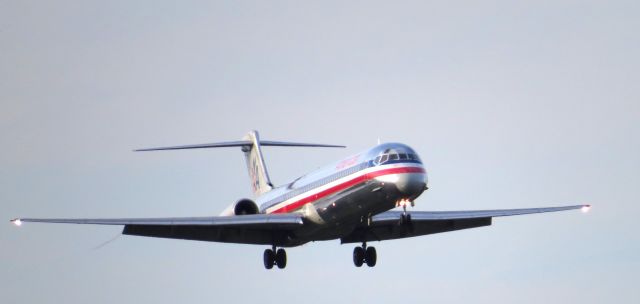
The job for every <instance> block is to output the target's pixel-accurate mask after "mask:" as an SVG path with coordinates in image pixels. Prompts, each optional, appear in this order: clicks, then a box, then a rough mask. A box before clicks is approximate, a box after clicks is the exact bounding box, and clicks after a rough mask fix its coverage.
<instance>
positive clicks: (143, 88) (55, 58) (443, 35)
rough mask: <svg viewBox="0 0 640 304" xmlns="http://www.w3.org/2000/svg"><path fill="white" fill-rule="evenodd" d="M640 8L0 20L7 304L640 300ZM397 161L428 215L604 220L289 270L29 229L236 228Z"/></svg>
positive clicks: (190, 12)
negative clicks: (584, 207) (409, 155)
mask: <svg viewBox="0 0 640 304" xmlns="http://www.w3.org/2000/svg"><path fill="white" fill-rule="evenodd" d="M639 29H640V5H639V2H638V1H529V2H526V1H515V2H514V1H442V2H433V1H392V2H390V1H383V2H376V1H357V2H356V1H314V2H311V1H291V2H282V1H201V2H199V1H77V2H76V1H0V140H1V143H2V148H0V168H1V169H0V215H1V217H0V219H2V220H6V222H5V224H2V225H0V244H1V248H2V250H0V294H1V295H2V301H3V302H6V303H13V302H18V301H19V302H21V303H47V302H48V303H54V302H55V303H59V302H64V303H87V302H89V303H115V302H133V300H136V302H138V301H139V302H147V303H148V302H154V303H183V302H228V301H232V300H233V301H242V302H248V301H260V303H281V302H283V299H284V300H286V301H289V300H293V299H296V300H302V299H304V300H306V301H308V302H310V303H327V302H330V301H338V302H361V303H364V302H367V303H378V302H379V303H385V302H389V301H400V300H406V301H407V302H412V303H416V302H423V303H424V302H437V303H468V302H475V303H496V302H498V303H513V302H516V301H517V302H519V303H540V302H544V303H566V302H581V303H602V302H610V301H617V302H623V303H634V302H638V301H640V292H639V291H638V288H637V275H638V273H639V272H640V261H639V259H638V257H639V256H640V236H638V233H637V229H638V226H637V214H639V212H640V207H639V202H638V197H639V192H640V191H639V185H640V178H639V177H638V171H639V169H640V157H639V155H640V140H639V138H640V136H639V131H640V122H639V121H640V87H639V86H638V83H640V75H639V72H638V71H639V70H640V59H639V58H638V54H640V35H638V30H639ZM251 129H258V130H259V131H260V132H261V135H262V138H264V139H272V140H293V141H310V142H326V143H336V144H346V145H348V148H347V149H344V150H337V149H334V150H330V149H325V150H318V149H278V148H269V149H267V150H265V158H266V161H267V165H268V168H269V171H270V173H271V175H272V176H271V177H272V179H273V180H274V181H275V182H276V183H284V182H286V181H288V180H291V179H293V178H295V177H297V176H299V175H301V174H304V173H305V172H307V171H309V170H312V169H314V168H316V167H318V166H320V165H322V164H324V163H327V162H330V161H333V160H336V159H338V158H340V157H342V156H346V155H348V154H351V153H356V152H359V151H360V150H363V149H366V148H368V147H370V146H372V145H373V144H375V143H376V141H377V139H378V138H381V139H382V140H383V141H399V142H404V143H407V144H409V145H411V146H412V147H413V148H415V149H416V150H417V151H418V153H420V155H421V157H422V159H423V160H424V162H425V165H426V167H427V170H428V172H429V177H430V188H431V189H430V190H429V191H427V192H426V193H425V194H423V195H422V197H421V198H420V199H419V200H418V201H417V206H416V209H417V210H464V209H490V208H519V207H536V206H554V205H565V204H576V203H590V204H593V205H594V208H593V209H592V212H590V213H588V214H582V213H580V212H577V211H576V212H564V213H557V214H548V215H531V216H523V217H514V218H501V219H497V220H495V221H494V225H493V226H490V227H486V228H480V229H474V230H469V231H460V232H453V233H445V234H439V235H433V236H426V237H421V238H414V239H405V240H398V241H389V242H383V243H378V244H375V246H376V247H377V249H378V255H379V261H378V266H376V267H375V268H372V269H368V268H365V269H356V268H355V267H353V265H352V262H351V251H352V245H344V246H343V245H339V242H338V241H330V242H320V243H313V244H308V245H305V246H302V247H299V248H293V249H290V250H288V255H289V265H288V267H287V269H286V270H285V271H278V270H275V271H266V270H264V268H263V266H262V261H261V255H262V251H263V250H264V248H263V247H261V246H249V245H229V244H217V243H204V242H191V241H178V240H163V239H152V238H141V237H125V236H121V237H119V238H117V239H116V240H115V241H113V242H111V243H109V244H107V245H106V246H103V247H100V248H98V249H95V248H96V247H97V246H99V245H100V244H102V243H103V242H105V241H108V240H110V239H112V238H113V237H114V236H116V235H118V234H119V232H120V230H121V228H119V227H100V226H74V225H39V224H31V225H25V226H23V227H21V228H19V229H17V228H15V227H13V226H12V225H10V224H9V223H8V220H9V219H10V218H12V217H16V216H23V217H24V216H32V217H147V216H148V217H154V216H203V215H216V214H218V213H219V212H220V211H222V209H224V208H225V207H226V206H227V205H229V204H231V203H232V202H234V201H236V200H237V199H239V198H242V197H247V196H250V195H251V192H250V190H249V183H248V178H247V174H246V171H245V165H244V163H243V159H242V155H241V153H240V152H239V151H237V150H235V149H227V150H225V149H222V150H207V151H179V152H166V153H132V152H131V150H132V149H134V148H142V147H148V146H158V145H177V144H192V143H202V142H212V141H224V140H236V139H239V138H240V137H242V136H243V135H244V133H245V132H247V131H248V130H251Z"/></svg>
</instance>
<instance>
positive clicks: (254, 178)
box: [242, 131, 273, 196]
mask: <svg viewBox="0 0 640 304" xmlns="http://www.w3.org/2000/svg"><path fill="white" fill-rule="evenodd" d="M243 139H244V140H245V141H249V142H251V146H242V152H244V157H245V160H246V162H247V169H248V170H249V178H250V179H251V189H252V190H253V194H254V195H255V196H259V195H261V194H263V193H266V192H269V191H270V190H271V189H273V184H272V183H271V179H269V173H267V167H266V166H265V165H264V158H263V157H262V149H261V147H260V136H259V135H258V131H251V132H249V133H247V135H245V136H244V138H243Z"/></svg>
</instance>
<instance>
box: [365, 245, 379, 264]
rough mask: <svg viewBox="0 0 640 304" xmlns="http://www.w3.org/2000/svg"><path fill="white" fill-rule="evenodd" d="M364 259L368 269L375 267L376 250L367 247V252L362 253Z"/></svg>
mask: <svg viewBox="0 0 640 304" xmlns="http://www.w3.org/2000/svg"><path fill="white" fill-rule="evenodd" d="M364 259H365V261H366V262H367V266H369V267H373V266H376V261H377V260H378V254H377V253H376V248H375V247H368V248H367V251H365V252H364Z"/></svg>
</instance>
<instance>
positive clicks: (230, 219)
mask: <svg viewBox="0 0 640 304" xmlns="http://www.w3.org/2000/svg"><path fill="white" fill-rule="evenodd" d="M12 222H13V223H14V224H16V225H18V226H19V225H22V223H25V222H38V223H64V224H94V225H124V229H123V231H122V234H126V235H138V236H148V237H160V238H172V239H185V240H197V241H210V242H226V243H241V244H269V245H271V244H273V243H274V242H275V243H280V241H281V240H286V238H287V236H288V235H289V234H290V233H292V231H294V230H296V229H297V228H300V227H302V226H303V225H304V221H303V217H302V215H301V214H296V213H287V214H252V215H240V216H213V217H180V218H176V217H170V218H121V219H83V218H79V219H39V218H23V219H14V220H12Z"/></svg>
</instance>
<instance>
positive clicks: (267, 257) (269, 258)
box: [262, 249, 275, 269]
mask: <svg viewBox="0 0 640 304" xmlns="http://www.w3.org/2000/svg"><path fill="white" fill-rule="evenodd" d="M274 260H275V257H274V254H273V250H271V249H266V250H265V251H264V254H263V255H262V261H263V262H264V268H266V269H271V268H273V262H274Z"/></svg>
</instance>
